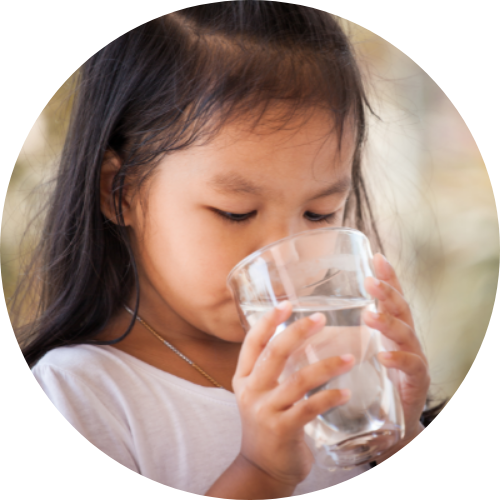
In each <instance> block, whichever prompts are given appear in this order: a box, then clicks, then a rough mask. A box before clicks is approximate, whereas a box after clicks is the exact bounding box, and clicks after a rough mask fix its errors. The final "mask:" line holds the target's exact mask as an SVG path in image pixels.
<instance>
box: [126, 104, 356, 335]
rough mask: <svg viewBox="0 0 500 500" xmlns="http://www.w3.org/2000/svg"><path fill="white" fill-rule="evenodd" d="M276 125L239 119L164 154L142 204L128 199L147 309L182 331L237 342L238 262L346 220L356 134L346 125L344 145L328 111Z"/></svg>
mask: <svg viewBox="0 0 500 500" xmlns="http://www.w3.org/2000/svg"><path fill="white" fill-rule="evenodd" d="M277 129H278V127H276V124H275V123H271V122H268V124H267V125H266V124H265V122H263V121H262V122H261V124H260V125H259V126H258V127H256V128H255V127H254V128H253V129H249V127H248V126H245V120H240V121H238V122H237V123H236V122H233V123H232V124H230V125H228V126H226V127H225V128H224V129H223V130H222V131H221V132H220V133H219V134H218V135H217V136H216V137H215V138H214V139H212V140H210V141H209V142H208V143H207V144H204V145H199V146H192V147H190V148H189V149H187V150H185V151H180V152H176V153H174V154H172V155H169V156H167V157H165V158H164V159H163V160H162V161H161V163H160V164H159V165H158V166H157V167H156V170H155V172H154V174H153V176H152V177H151V180H150V181H149V184H148V186H147V187H146V189H145V190H144V193H146V194H147V197H143V200H145V203H144V202H143V203H141V202H140V201H139V200H138V199H137V200H136V198H132V203H131V205H130V210H129V213H128V215H127V217H126V223H127V224H128V225H129V226H130V229H131V237H132V243H133V247H134V252H135V256H136V259H137V263H138V267H139V274H140V278H139V279H140V285H141V309H142V310H143V311H146V309H148V310H149V312H148V314H149V316H150V315H151V314H152V311H153V310H154V311H155V315H157V314H159V315H161V317H162V319H163V320H164V321H165V323H164V324H165V325H170V327H171V328H173V329H175V331H176V332H184V333H187V334H189V335H194V336H198V337H199V336H200V335H201V336H207V335H208V336H214V337H217V338H218V339H221V340H225V341H230V342H241V341H242V340H243V336H244V332H243V329H242V327H241V325H240V322H239V319H238V316H237V313H236V309H235V306H234V302H233V298H232V296H231V293H230V291H229V290H228V289H227V288H226V277H227V275H228V274H229V271H230V270H231V269H232V268H233V266H235V265H236V264H237V263H238V262H239V261H240V260H241V259H243V258H244V257H246V256H247V255H249V254H250V253H252V252H254V251H255V250H257V249H259V248H261V247H263V246H264V245H267V244H269V243H271V242H273V241H276V240H278V239H280V238H284V237H286V236H289V235H291V234H294V233H298V232H300V231H305V230H307V229H314V228H320V227H327V226H339V225H341V224H342V217H343V213H344V205H345V202H346V199H347V196H348V194H349V190H350V184H351V165H352V157H353V152H354V141H353V137H354V134H353V133H351V134H350V133H348V132H344V136H343V140H342V147H341V148H340V149H339V143H338V141H339V138H338V136H337V135H336V134H332V132H331V130H332V126H331V121H330V118H329V117H328V116H327V115H326V114H323V113H322V112H315V113H314V114H313V115H311V117H310V118H309V119H308V120H304V119H303V117H302V118H298V117H297V119H295V120H292V121H291V122H289V123H287V125H286V127H282V129H281V130H277ZM137 198H139V197H137ZM134 200H136V201H134ZM145 317H147V316H146V315H145Z"/></svg>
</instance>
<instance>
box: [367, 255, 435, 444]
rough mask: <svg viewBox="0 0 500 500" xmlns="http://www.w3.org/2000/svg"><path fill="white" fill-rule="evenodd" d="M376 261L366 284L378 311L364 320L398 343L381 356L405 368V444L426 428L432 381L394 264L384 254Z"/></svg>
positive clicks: (389, 364) (402, 392) (387, 364)
mask: <svg viewBox="0 0 500 500" xmlns="http://www.w3.org/2000/svg"><path fill="white" fill-rule="evenodd" d="M374 264H375V274H376V276H377V278H378V279H374V278H367V279H366V283H365V286H366V290H367V291H368V293H369V294H370V295H371V296H372V297H375V298H376V299H378V313H372V312H369V311H367V312H366V313H365V315H364V320H365V323H366V324H367V325H368V326H369V327H371V328H374V329H376V330H379V331H380V332H381V333H382V334H384V335H385V336H386V337H387V338H388V339H390V340H392V341H393V342H394V343H395V344H396V345H397V347H398V350H397V351H392V352H385V353H380V354H379V360H380V362H381V363H382V364H383V365H384V366H385V367H387V368H396V369H397V370H400V371H401V372H402V377H401V384H400V397H401V403H402V405H403V410H404V416H405V439H404V442H403V444H405V443H407V442H409V441H411V440H412V439H413V438H414V437H415V436H416V435H417V434H419V432H420V431H421V430H422V429H423V427H422V425H421V424H420V415H421V414H422V411H423V409H424V405H425V401H426V397H427V391H428V389H429V384H430V377H429V368H428V364H427V360H426V358H425V356H424V354H423V352H422V348H421V346H420V342H419V340H418V338H417V336H416V334H415V326H414V323H413V318H412V315H411V311H410V307H409V305H408V303H407V302H406V300H405V298H404V296H403V291H402V289H401V285H400V283H399V280H398V279H397V277H396V274H395V272H394V269H393V267H392V266H391V265H390V264H389V262H388V261H387V260H386V259H385V257H383V256H382V255H381V254H377V255H375V257H374Z"/></svg>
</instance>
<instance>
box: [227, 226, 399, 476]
mask: <svg viewBox="0 0 500 500" xmlns="http://www.w3.org/2000/svg"><path fill="white" fill-rule="evenodd" d="M372 259H373V256H372V252H371V249H370V244H369V241H368V239H367V238H366V236H365V235H364V234H363V233H361V232H359V231H356V230H354V229H348V228H325V229H316V230H311V231H305V232H302V233H299V234H296V235H293V236H290V237H288V238H284V239H282V240H279V241H276V242H275V243H272V244H271V245H268V246H266V247H264V248H262V249H260V250H258V251H256V252H254V253H253V254H251V255H249V256H248V257H246V258H245V259H243V260H242V261H241V262H240V263H239V264H237V265H236V266H235V267H234V268H233V270H232V271H231V273H230V274H229V276H228V286H229V288H230V289H231V291H232V293H233V295H234V298H235V301H236V305H237V309H238V313H239V315H240V319H241V322H242V324H243V327H244V328H245V330H246V331H248V330H249V329H250V328H251V327H252V326H253V325H254V324H255V323H256V322H257V321H258V320H259V319H260V318H261V317H262V316H263V315H264V314H265V313H266V312H267V311H269V310H270V309H271V308H273V307H274V306H276V305H277V304H278V303H279V302H281V301H282V300H289V301H290V302H291V303H292V306H293V312H292V315H291V316H290V318H289V319H288V320H287V321H286V322H285V323H283V324H281V325H279V326H278V328H277V329H276V332H275V334H274V336H276V335H279V334H280V333H281V332H282V331H283V330H284V329H285V328H286V327H287V326H288V325H289V324H290V323H292V322H294V321H296V320H298V319H300V318H303V317H305V316H309V315H311V314H313V313H315V312H321V313H323V314H324V315H325V316H326V325H325V327H324V328H323V330H321V331H320V332H319V333H317V334H315V335H313V336H312V337H310V338H309V339H307V340H306V341H304V343H303V344H302V345H301V346H300V347H299V348H298V349H297V350H296V351H295V352H294V353H293V354H292V355H291V356H290V358H289V359H288V362H287V364H286V367H285V369H284V371H283V373H282V375H281V379H282V380H284V379H285V378H287V377H288V376H290V375H291V374H292V373H293V372H295V371H297V370H300V369H301V368H303V367H305V366H307V365H308V364H312V363H315V362H317V361H319V360H321V359H325V358H328V357H332V356H341V355H343V354H352V355H353V356H354V357H355V365H354V367H353V368H352V370H351V371H349V372H348V373H346V374H343V375H340V376H338V377H335V378H333V379H331V380H330V381H329V382H327V383H326V384H324V385H322V386H321V387H317V388H316V389H314V390H312V391H310V393H309V394H307V395H306V398H307V397H309V396H311V395H312V394H314V393H316V392H317V391H320V390H323V389H350V390H351V399H350V400H349V401H348V402H347V403H346V404H344V405H342V406H339V407H335V408H332V409H330V410H328V411H326V412H325V413H323V414H322V415H319V416H318V417H317V418H316V419H314V420H313V421H312V422H310V423H308V424H307V425H306V427H305V433H306V440H307V443H308V445H309V447H310V448H311V450H312V452H313V454H314V456H315V459H316V462H317V464H318V465H319V466H321V467H323V468H327V469H335V468H350V467H353V466H356V465H361V464H364V463H367V462H370V461H372V460H373V459H375V458H376V457H377V456H379V455H380V454H382V453H383V452H384V451H386V450H387V449H389V448H390V447H391V446H393V445H394V444H396V443H397V442H398V441H399V440H400V439H401V438H402V437H403V436H404V416H403V411H402V408H401V403H400V400H399V394H398V391H397V385H398V379H397V372H396V371H395V370H387V369H386V368H385V367H383V366H382V365H381V364H380V363H379V362H378V359H377V354H378V353H379V352H381V351H384V350H393V349H395V346H394V345H392V344H391V342H390V341H389V340H388V339H387V338H386V337H384V336H383V335H382V334H381V333H380V332H378V331H377V330H374V329H372V328H369V327H368V326H367V325H365V324H364V322H363V320H362V313H363V311H364V310H365V309H369V310H372V311H375V310H376V304H375V301H374V299H373V298H371V297H370V296H369V294H368V293H367V292H366V290H365V286H364V282H365V278H366V277H368V276H373V275H374V271H373V263H372ZM273 338H274V337H273ZM271 341H272V340H271Z"/></svg>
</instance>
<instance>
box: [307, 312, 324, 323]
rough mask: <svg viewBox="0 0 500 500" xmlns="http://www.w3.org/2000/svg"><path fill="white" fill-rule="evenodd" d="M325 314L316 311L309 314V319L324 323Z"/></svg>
mask: <svg viewBox="0 0 500 500" xmlns="http://www.w3.org/2000/svg"><path fill="white" fill-rule="evenodd" d="M324 318H325V315H324V314H322V313H314V314H311V316H309V319H310V320H311V321H313V322H314V323H322V322H323V321H324Z"/></svg>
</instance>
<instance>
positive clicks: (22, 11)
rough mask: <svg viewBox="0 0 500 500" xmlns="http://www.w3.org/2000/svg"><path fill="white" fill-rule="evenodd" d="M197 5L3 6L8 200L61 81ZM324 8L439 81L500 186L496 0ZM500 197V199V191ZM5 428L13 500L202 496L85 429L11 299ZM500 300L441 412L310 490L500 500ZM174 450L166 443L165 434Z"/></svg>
mask: <svg viewBox="0 0 500 500" xmlns="http://www.w3.org/2000/svg"><path fill="white" fill-rule="evenodd" d="M196 3H198V2H193V1H190V2H189V1H180V0H179V1H153V0H152V1H147V0H145V1H141V2H131V1H127V0H122V1H118V0H99V1H96V0H87V1H86V2H68V0H65V1H60V0H58V1H56V0H44V1H34V0H29V1H22V2H21V1H20V2H9V4H7V2H5V3H4V4H3V7H2V25H3V26H2V32H1V56H2V57H1V72H2V78H1V80H0V102H1V108H0V109H1V110H2V114H1V116H2V119H1V125H0V126H1V129H0V138H1V140H2V159H3V164H2V168H1V170H0V200H1V202H2V206H3V200H4V199H5V193H6V189H7V186H8V182H9V179H10V176H11V174H12V169H13V166H14V163H15V161H16V158H17V156H18V154H19V151H20V149H21V147H22V144H23V142H24V140H25V138H26V136H27V135H28V132H29V130H30V129H31V127H32V125H33V124H34V122H35V120H36V118H37V117H38V115H39V114H40V113H41V111H42V109H43V108H44V106H45V105H46V104H47V102H48V101H49V100H50V98H51V97H52V95H53V94H54V93H55V92H56V90H57V89H58V87H59V86H60V85H62V83H63V82H64V81H65V80H66V79H67V78H68V77H69V76H70V75H71V74H72V73H73V72H74V71H75V70H76V69H77V68H78V67H79V66H80V65H81V64H82V63H83V62H84V61H85V60H86V59H87V58H88V57H90V56H91V55H92V54H93V53H95V52H96V51H97V50H99V49H100V48H102V47H103V46H104V45H106V44H107V43H109V42H110V41H112V40H113V39H114V38H116V37H117V36H119V35H121V34H123V33H124V32H126V31H128V30H129V29H132V28H134V27H135V26H137V25H139V24H142V23H144V22H147V21H149V20H150V19H153V18H155V17H158V16H160V15H162V14H166V13H168V12H170V11H173V10H178V9H179V8H182V7H185V6H189V5H195V4H196ZM296 3H302V4H304V5H310V6H312V7H318V8H322V9H323V10H327V11H328V12H332V13H334V14H336V15H339V16H341V17H344V18H346V19H348V20H350V21H353V22H355V23H357V24H360V25H361V26H363V27H364V28H367V29H369V30H371V31H373V32H374V33H376V34H377V35H379V36H381V37H383V38H385V39H386V40H388V41H389V42H391V43H392V44H394V45H395V46H396V47H397V48H399V49H400V50H402V51H403V52H404V53H405V54H406V55H407V56H409V57H411V58H412V59H413V60H414V61H415V62H416V63H417V64H419V65H420V66H421V67H422V68H423V69H424V70H425V71H426V72H427V73H428V74H429V75H430V76H431V77H432V78H433V79H434V80H435V82H436V83H437V84H438V85H439V86H440V87H441V88H442V90H443V91H444V92H445V93H446V95H447V96H448V97H449V98H450V100H451V101H452V102H453V104H454V105H455V106H456V108H457V109H458V111H459V112H460V114H461V115H462V117H463V118H464V120H465V122H466V123H467V125H468V127H469V129H470V130H471V132H472V134H473V136H474V138H475V140H476V142H477V144H478V147H479V149H480V151H481V154H482V156H483V159H484V161H485V163H486V166H487V167H488V172H489V175H490V179H491V181H492V184H493V188H494V191H495V194H496V195H498V190H499V189H500V188H499V182H500V180H499V172H498V170H499V165H500V162H499V153H498V145H497V143H498V141H499V139H498V136H499V135H500V134H499V131H500V127H499V125H498V120H499V117H500V106H499V98H498V92H499V89H500V78H499V76H500V71H499V69H498V68H499V66H500V65H499V60H500V58H499V55H498V49H499V48H500V44H499V42H498V38H499V37H498V36H497V35H496V32H497V31H498V24H497V16H496V9H495V2H494V1H492V0H476V1H474V2H458V1H456V0H455V1H448V0H446V1H445V0H433V1H430V0H420V1H419V2H412V1H401V0H379V1H377V0H343V1H340V0H339V1H334V0H332V1H329V2H326V1H319V0H316V1H305V0H304V1H302V2H296ZM497 199H498V196H497ZM0 315H1V316H0V320H1V322H2V327H3V328H2V334H1V336H0V343H1V344H0V370H1V372H0V373H1V375H0V381H1V382H0V383H1V395H2V396H1V397H2V399H1V406H0V429H1V432H2V438H1V439H2V441H1V443H2V444H1V454H0V457H1V458H0V464H1V466H0V467H1V469H0V470H1V476H2V480H1V481H0V494H1V495H2V496H3V498H9V499H10V498H16V499H17V498H28V497H32V496H33V497H39V498H40V497H41V498H50V499H51V500H59V499H61V500H62V499H64V500H66V499H68V498H71V499H73V500H77V499H80V498H81V499H83V498H85V499H88V498H89V497H91V498H95V499H97V500H100V499H105V498H106V499H108V498H113V499H114V498H120V499H132V498H133V499H137V498H139V496H140V497H142V498H144V497H145V498H148V500H149V499H150V500H156V499H160V498H161V499H163V498H166V497H169V498H171V497H172V496H175V497H176V498H194V496H193V495H190V494H187V493H184V492H180V491H177V490H173V489H169V488H167V487H165V486H162V485H160V484H158V483H155V482H153V481H150V480H148V479H145V478H143V477H141V476H139V475H137V474H135V473H132V472H130V471H129V470H128V469H125V468H124V467H122V466H121V465H119V464H117V463H116V462H114V461H113V460H111V459H109V458H108V457H107V456H106V455H104V454H103V453H101V452H99V451H98V450H97V449H95V448H94V447H93V446H92V445H90V444H89V443H88V442H87V441H86V440H85V439H83V438H82V437H81V436H80V435H79V434H78V433H77V432H76V431H75V430H74V429H73V428H72V427H71V426H70V425H69V424H68V423H67V422H66V421H65V420H64V419H63V417H62V416H61V415H60V414H59V413H58V412H57V411H56V410H55V408H54V407H53V406H52V404H51V403H50V402H49V401H48V399H47V398H46V397H45V395H44V394H43V393H42V391H41V390H40V388H39V387H38V385H37V384H36V381H35V379H34V378H33V377H32V376H31V373H30V372H29V370H28V368H27V366H26V365H25V363H24V360H23V358H22V356H21V354H20V351H19V349H18V347H17V344H16V342H15V339H14V336H13V333H12V327H11V325H10V322H9V319H8V316H7V313H6V308H5V303H4V301H2V300H0ZM499 315H500V313H499V306H498V301H497V303H496V306H495V309H494V313H493V316H492V319H491V322H490V326H489V329H488V333H487V335H486V337H485V340H484V342H483V345H482V347H481V350H480V351H479V354H478V356H477V358H476V361H475V362H474V365H473V366H472V368H471V370H470V372H469V374H468V375H467V377H466V379H465V381H464V382H463V384H462V385H461V387H460V388H459V390H458V391H457V393H456V395H455V396H454V397H453V398H452V400H451V401H450V403H449V405H448V406H447V408H446V409H445V410H444V411H443V413H442V414H441V415H440V417H439V418H438V419H437V420H436V421H435V422H434V423H433V424H432V425H431V426H430V427H429V428H428V429H427V430H426V431H425V432H424V433H423V434H422V435H421V436H419V438H417V439H416V440H415V441H413V442H412V443H411V444H410V445H409V446H407V447H406V448H405V449H404V450H402V451H401V452H399V453H398V454H397V455H395V456H394V457H393V458H391V459H390V460H388V461H387V462H384V463H383V464H381V465H380V466H378V467H377V468H376V469H373V470H372V471H369V472H368V473H366V474H363V475H361V476H358V477H356V478H355V479H352V480H350V481H348V482H346V483H343V484H341V485H338V486H335V487H334V488H333V489H328V490H323V491H321V492H317V493H313V494H310V495H308V497H309V498H317V499H320V498H325V499H326V498H332V497H335V498H342V497H349V499H352V498H364V497H371V498H384V499H387V500H391V499H394V500H396V499H397V500H400V499H401V498H405V500H407V499H414V498H415V499H417V498H419V499H422V498H438V497H439V496H440V495H443V496H445V495H446V497H452V498H459V499H461V498H470V497H476V498H477V497H479V498H485V499H489V498H494V497H496V495H497V494H498V491H499V487H498V485H497V478H496V473H497V471H496V469H497V467H496V461H497V457H496V455H497V449H498V447H499V445H500V440H499V438H498V429H497V427H498V423H497V420H498V418H499V415H500V404H499V402H498V400H499V399H500V397H499V396H500V391H499V390H498V381H499V375H498V373H499V372H498V371H497V368H498V352H499V351H500V341H499V336H498V330H499V323H500V319H499ZM165 445H166V446H168V443H166V444H165Z"/></svg>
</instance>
